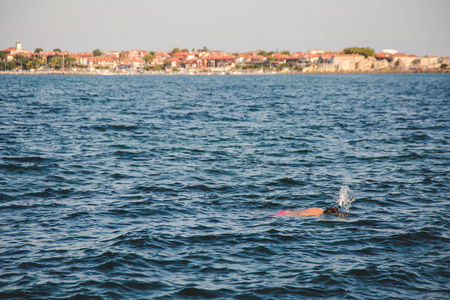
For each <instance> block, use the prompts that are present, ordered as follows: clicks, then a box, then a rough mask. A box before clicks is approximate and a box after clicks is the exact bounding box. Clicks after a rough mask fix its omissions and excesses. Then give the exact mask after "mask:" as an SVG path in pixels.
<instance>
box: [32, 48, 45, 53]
mask: <svg viewBox="0 0 450 300" xmlns="http://www.w3.org/2000/svg"><path fill="white" fill-rule="evenodd" d="M42 51H44V49H42V48H36V49H34V53H41V52H42Z"/></svg>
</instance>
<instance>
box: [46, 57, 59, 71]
mask: <svg viewBox="0 0 450 300" xmlns="http://www.w3.org/2000/svg"><path fill="white" fill-rule="evenodd" d="M48 64H49V65H50V66H51V67H52V68H54V69H60V68H61V67H62V57H61V56H55V57H52V58H51V59H50V61H49V62H48Z"/></svg>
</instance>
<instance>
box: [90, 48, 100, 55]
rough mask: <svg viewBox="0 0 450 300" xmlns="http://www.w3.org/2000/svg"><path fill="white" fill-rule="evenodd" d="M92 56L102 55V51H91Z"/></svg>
mask: <svg viewBox="0 0 450 300" xmlns="http://www.w3.org/2000/svg"><path fill="white" fill-rule="evenodd" d="M92 55H94V56H100V55H102V51H100V49H95V50H94V51H92Z"/></svg>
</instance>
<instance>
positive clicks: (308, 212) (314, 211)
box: [284, 207, 323, 217]
mask: <svg viewBox="0 0 450 300" xmlns="http://www.w3.org/2000/svg"><path fill="white" fill-rule="evenodd" d="M284 215H285V216H288V217H290V216H320V215H323V209H321V208H318V207H311V208H308V209H305V210H288V211H285V213H284Z"/></svg>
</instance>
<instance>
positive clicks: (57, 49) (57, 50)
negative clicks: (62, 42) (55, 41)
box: [53, 48, 62, 53]
mask: <svg viewBox="0 0 450 300" xmlns="http://www.w3.org/2000/svg"><path fill="white" fill-rule="evenodd" d="M53 52H59V53H61V52H62V51H61V49H59V48H55V49H53Z"/></svg>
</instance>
